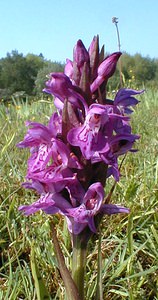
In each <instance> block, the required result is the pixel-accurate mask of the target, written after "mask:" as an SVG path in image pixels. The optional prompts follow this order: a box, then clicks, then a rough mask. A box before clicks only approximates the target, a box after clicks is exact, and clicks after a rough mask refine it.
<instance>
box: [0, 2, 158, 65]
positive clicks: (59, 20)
mask: <svg viewBox="0 0 158 300" xmlns="http://www.w3.org/2000/svg"><path fill="white" fill-rule="evenodd" d="M0 16H1V17H0V20H1V21H0V58H1V57H5V56H6V53H7V52H11V51H12V50H18V52H19V53H23V54H24V55H26V54H27V53H34V54H37V55H38V54H40V53H42V54H43V55H44V57H45V58H46V59H51V60H53V61H61V62H65V59H66V58H70V59H71V58H72V51H73V47H74V45H75V44H76V41H77V40H78V39H82V41H83V43H84V44H85V46H86V47H88V46H89V44H90V42H91V40H92V38H93V36H94V35H96V34H99V36H100V45H103V44H104V45H105V50H106V52H110V53H111V52H115V51H117V50H118V44H117V37H116V29H115V26H114V24H113V23H112V17H114V16H115V17H118V19H119V23H118V25H119V30H120V37H121V50H122V51H126V52H128V53H130V54H135V53H141V54H142V55H143V56H150V57H151V58H154V57H156V58H158V1H157V0H97V1H95V0H87V1H86V0H79V1H77V0H76V1H75V0H74V1H73V0H69V1H68V0H58V1H57V0H8V1H4V0H0Z"/></svg>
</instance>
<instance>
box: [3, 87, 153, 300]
mask: <svg viewBox="0 0 158 300" xmlns="http://www.w3.org/2000/svg"><path fill="white" fill-rule="evenodd" d="M140 100H141V103H140V104H139V105H138V107H137V108H136V110H135V112H134V114H133V116H132V125H133V128H134V129H133V131H134V133H139V134H140V135H141V139H140V140H139V142H137V145H136V146H137V148H138V149H139V151H138V152H136V153H134V154H130V153H129V154H128V155H127V157H126V159H125V162H124V164H123V167H122V170H121V173H122V177H121V180H120V182H119V183H118V185H117V187H116V189H115V192H114V194H113V196H112V201H113V202H114V203H121V204H123V205H125V206H127V207H130V210H131V213H130V214H129V216H128V217H122V216H121V215H118V216H111V217H107V218H104V221H103V222H102V224H101V229H102V243H101V251H102V279H103V292H104V299H108V300H110V299H114V300H119V299H130V300H134V299H139V300H148V299H149V300H153V299H154V300H158V251H157V249H158V92H156V91H151V90H147V91H146V93H145V94H144V95H142V96H141V97H140ZM51 111H53V104H52V102H51V101H47V102H44V101H38V102H34V103H31V104H29V103H28V102H26V103H23V104H22V103H20V102H19V103H14V105H12V104H10V105H9V106H8V107H7V108H6V106H4V104H1V105H0V128H1V131H0V186H1V188H0V299H4V300H8V299H9V300H14V299H19V300H20V299H26V300H33V299H34V300H35V299H37V295H36V291H35V287H34V281H33V278H32V272H31V264H30V251H31V250H30V249H31V247H32V243H33V247H34V251H35V255H36V260H37V265H38V269H39V271H40V273H41V275H42V278H43V280H44V282H45V284H46V285H47V286H48V289H49V292H50V294H51V297H52V299H59V300H62V299H64V295H65V291H64V287H63V283H62V280H61V279H60V274H59V272H58V269H57V261H56V258H55V256H54V250H53V244H52V237H51V231H50V225H49V223H50V217H49V216H47V215H45V214H43V213H37V214H35V215H33V216H30V217H25V216H23V215H21V214H20V213H19V212H18V206H19V205H20V204H23V203H25V204H26V203H30V202H32V201H34V199H36V196H35V194H34V193H33V192H30V191H27V190H25V189H23V188H22V187H21V182H23V181H24V177H25V174H26V162H27V158H28V154H29V153H28V151H27V150H26V151H25V150H20V149H18V148H16V146H15V145H16V143H17V142H19V141H20V140H22V139H23V136H24V134H25V132H26V128H25V126H24V123H25V121H26V120H35V121H37V122H43V123H47V121H48V118H49V116H50V114H51ZM110 183H112V180H111V179H110V180H109V186H110ZM53 219H54V222H55V224H56V225H57V231H58V236H59V238H60V243H61V246H62V249H63V252H64V254H65V257H66V263H67V265H68V266H69V265H70V261H71V243H70V238H69V236H68V233H67V230H66V226H65V222H63V219H62V217H59V218H58V216H55V217H54V218H53ZM97 247H98V238H97V237H94V238H93V239H92V241H91V242H90V244H89V251H88V257H87V268H86V276H85V286H86V288H85V290H86V299H87V300H88V299H95V287H96V281H97Z"/></svg>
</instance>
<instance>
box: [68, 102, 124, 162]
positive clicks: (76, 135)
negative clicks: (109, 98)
mask: <svg viewBox="0 0 158 300" xmlns="http://www.w3.org/2000/svg"><path fill="white" fill-rule="evenodd" d="M120 119H121V120H128V118H127V117H124V116H121V115H117V114H115V113H113V106H112V105H111V106H110V105H107V106H104V105H100V104H92V105H91V106H90V107H89V110H88V113H87V115H86V118H85V122H84V124H83V125H81V126H79V127H76V128H72V129H71V130H70V131H69V133H68V136H67V139H68V141H69V143H70V144H71V145H73V146H79V147H80V149H81V151H82V155H83V156H84V157H85V158H86V159H91V160H92V161H93V156H95V157H96V152H97V153H104V152H107V151H108V150H109V144H108V139H109V137H111V136H112V134H113V130H114V126H115V123H116V121H117V120H120Z"/></svg>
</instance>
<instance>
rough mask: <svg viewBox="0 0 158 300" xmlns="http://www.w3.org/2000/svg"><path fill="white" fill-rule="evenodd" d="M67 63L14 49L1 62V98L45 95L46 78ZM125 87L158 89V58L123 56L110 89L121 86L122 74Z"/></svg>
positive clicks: (110, 82)
mask: <svg viewBox="0 0 158 300" xmlns="http://www.w3.org/2000/svg"><path fill="white" fill-rule="evenodd" d="M63 70H64V64H63V63H60V62H56V61H51V60H47V59H45V58H44V57H43V55H42V54H39V55H35V54H31V53H29V54H27V55H26V56H24V55H23V54H22V53H18V51H17V50H13V51H12V52H11V53H7V55H6V57H5V58H1V59H0V99H2V98H3V99H9V98H11V96H12V95H13V96H14V95H16V94H17V95H29V96H37V95H40V94H41V93H42V89H43V88H44V83H45V81H46V80H47V78H46V75H48V74H49V73H50V72H62V71H63ZM120 71H121V76H122V79H123V82H124V83H125V85H126V86H130V87H132V88H139V87H142V85H144V86H148V85H150V86H152V87H155V88H156V87H157V84H158V59H151V58H150V57H143V56H142V55H141V54H138V53H137V54H135V55H133V56H132V55H130V54H128V53H123V55H122V57H121V60H120V63H119V64H118V67H117V70H116V74H115V76H114V77H113V78H111V80H109V89H111V90H113V89H117V88H118V87H119V85H120V81H119V72H120Z"/></svg>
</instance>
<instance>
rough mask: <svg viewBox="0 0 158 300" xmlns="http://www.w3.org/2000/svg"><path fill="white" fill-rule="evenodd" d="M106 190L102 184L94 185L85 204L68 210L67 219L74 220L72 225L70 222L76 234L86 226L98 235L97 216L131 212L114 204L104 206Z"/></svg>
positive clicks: (85, 199) (86, 195)
mask: <svg viewBox="0 0 158 300" xmlns="http://www.w3.org/2000/svg"><path fill="white" fill-rule="evenodd" d="M103 200H104V189H103V187H102V185H101V183H100V182H96V183H94V184H92V185H91V186H90V187H89V189H88V191H87V192H86V193H85V195H84V198H83V203H81V204H80V205H79V206H78V207H75V208H68V209H67V217H68V218H70V221H71V218H73V221H72V224H71V223H70V222H68V224H69V229H70V230H72V232H73V233H74V234H79V233H80V232H81V231H82V230H83V229H84V228H85V227H86V226H89V228H90V230H91V231H92V232H94V233H96V225H95V219H94V217H95V216H96V215H97V214H99V213H100V214H102V213H103V214H108V215H111V214H116V213H128V212H129V210H128V209H127V208H125V207H119V206H117V205H113V204H104V203H103Z"/></svg>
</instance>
